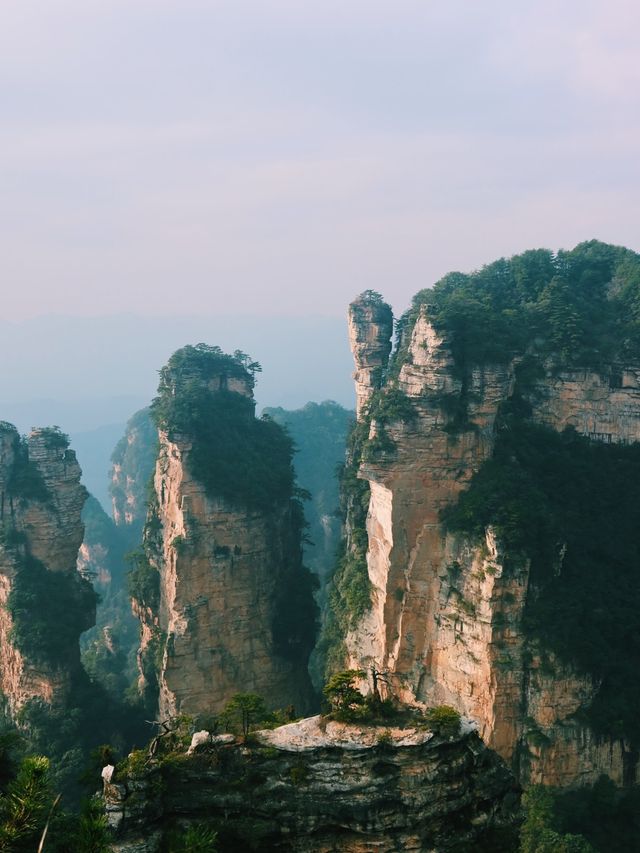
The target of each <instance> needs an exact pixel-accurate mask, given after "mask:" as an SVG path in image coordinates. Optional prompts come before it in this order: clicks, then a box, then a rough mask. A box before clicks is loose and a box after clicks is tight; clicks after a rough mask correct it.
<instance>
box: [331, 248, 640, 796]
mask: <svg viewBox="0 0 640 853" xmlns="http://www.w3.org/2000/svg"><path fill="white" fill-rule="evenodd" d="M367 298H369V299H370V297H365V299H367ZM379 301H380V300H379V298H377V299H376V300H375V303H376V304H379ZM361 303H362V299H361V300H358V304H359V305H361ZM639 304H640V259H639V258H638V256H637V255H635V254H634V253H632V252H629V251H627V250H624V249H619V248H617V247H611V246H606V245H603V244H599V243H595V242H594V243H589V244H583V245H581V246H579V247H577V248H576V249H575V250H573V251H572V252H567V253H559V255H557V256H552V255H551V253H549V252H544V251H537V252H529V253H525V255H522V256H518V257H516V258H513V259H511V260H510V261H504V260H503V261H499V262H497V263H496V264H494V265H491V266H490V267H487V268H484V269H483V270H481V271H480V272H479V273H476V274H473V275H469V276H464V275H462V274H452V275H450V276H447V277H446V278H445V279H444V280H443V281H442V282H440V283H438V284H437V285H436V286H435V287H434V288H433V289H432V290H427V291H422V292H421V293H420V294H418V296H417V297H416V299H415V301H414V305H413V307H412V309H411V310H410V311H409V312H408V313H407V315H405V316H404V317H403V318H402V319H401V321H400V323H399V337H398V341H397V344H396V351H395V353H394V356H393V358H392V360H391V362H390V363H389V364H388V365H387V366H386V367H385V368H384V370H385V375H386V379H385V383H384V385H383V387H382V389H381V390H380V391H378V392H375V389H374V388H373V387H372V388H371V389H370V391H369V392H366V391H365V390H363V389H362V388H358V394H359V396H362V397H363V399H364V398H365V397H367V394H368V395H369V396H368V399H369V403H368V404H367V405H366V406H364V407H362V408H361V410H360V414H359V424H358V426H357V427H356V430H355V431H354V433H353V435H352V438H351V443H352V450H351V468H350V477H349V478H347V480H346V482H345V492H346V495H345V501H346V503H347V506H348V507H349V506H350V507H351V508H352V510H351V514H350V516H349V519H348V530H347V534H348V535H347V547H346V550H345V556H344V557H343V560H342V562H341V564H340V566H339V569H338V571H337V573H336V576H335V579H334V585H333V593H332V600H333V607H334V614H337V616H335V617H334V619H335V621H336V622H337V623H338V625H339V626H340V627H341V629H342V630H341V636H340V639H341V641H342V646H340V647H338V646H337V644H336V642H335V638H334V659H337V660H340V661H348V662H349V663H350V664H352V665H357V666H363V667H365V668H366V667H367V666H370V665H371V664H373V663H375V664H376V666H378V667H380V668H381V669H384V670H385V671H388V672H389V673H390V674H391V678H392V680H395V684H394V691H395V692H396V693H398V694H399V695H401V696H402V697H403V698H405V699H406V700H409V701H415V700H417V701H420V702H427V703H434V702H435V703H438V702H447V703H450V704H454V705H455V706H456V707H458V708H459V709H460V710H461V711H462V712H463V713H465V714H467V715H468V716H470V717H472V718H474V719H476V720H477V721H478V723H479V726H480V733H481V735H482V737H483V738H484V739H485V741H486V742H487V743H488V744H489V745H490V746H492V747H494V748H495V749H496V750H497V751H498V752H499V753H500V754H501V755H503V756H504V757H505V758H507V759H508V760H510V761H511V762H512V764H513V767H514V769H515V770H516V771H517V772H518V773H519V775H520V778H521V779H523V780H524V781H544V782H545V783H549V784H561V785H566V784H575V783H579V782H592V781H595V779H597V778H598V776H599V775H600V774H601V773H607V774H608V775H609V776H611V778H612V779H614V780H615V781H616V782H617V783H618V784H621V783H623V782H632V781H634V780H635V779H636V778H637V744H636V735H635V725H634V724H633V719H634V717H635V716H636V715H637V709H638V705H639V704H640V696H639V695H638V691H637V688H636V686H635V685H636V680H635V678H632V677H631V673H632V672H633V671H634V670H635V669H636V668H637V666H638V665H639V664H640V646H639V645H638V642H637V636H638V634H637V632H636V631H637V627H640V625H639V624H638V622H639V620H638V617H637V616H636V614H637V612H638V610H637V605H638V603H640V577H639V575H638V571H637V566H638V547H639V543H638V536H637V530H638V529H640V528H639V527H638V523H639V522H640V515H639V511H638V507H639V502H638V498H640V494H637V491H638V487H637V485H636V484H637V482H638V477H637V474H636V468H637V465H638V459H639V457H638V447H637V446H636V445H635V442H637V441H639V440H640V382H639V379H640V369H639V365H640V345H639V342H640V324H639V323H638V322H637V320H636V318H637V317H638V311H637V307H638V305H639ZM360 315H361V316H363V317H365V319H364V320H363V321H361V322H364V324H365V326H366V323H367V322H370V321H369V320H367V319H366V314H364V313H363V312H362V310H361V309H360ZM352 318H353V312H352V314H351V319H350V326H351V328H353V319H352ZM378 335H379V332H378V331H377V330H373V331H371V330H367V328H361V329H359V330H358V331H357V334H354V339H355V346H354V357H355V360H356V383H357V385H358V383H362V369H361V367H360V365H361V362H362V363H363V364H365V365H366V364H368V363H369V362H370V361H371V358H370V357H369V356H368V355H367V354H366V352H365V353H363V345H362V342H363V341H367V340H370V339H375V340H376V345H375V347H374V350H375V353H377V352H378V351H379V343H378V342H377V338H378ZM375 357H377V355H376V356H375ZM637 473H640V471H638V472H637ZM363 502H364V503H366V511H362V510H357V508H358V506H359V505H361V504H362V503H363ZM353 507H356V510H357V511H356V512H354V511H353ZM354 590H357V596H356V597H355V601H356V603H357V609H356V610H355V611H354V608H353V604H352V605H351V606H350V605H349V604H348V599H349V596H351V599H352V601H353V600H354Z"/></svg>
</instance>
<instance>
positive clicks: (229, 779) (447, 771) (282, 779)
mask: <svg viewBox="0 0 640 853" xmlns="http://www.w3.org/2000/svg"><path fill="white" fill-rule="evenodd" d="M349 728H351V729H353V728H354V727H346V726H344V725H340V724H337V723H328V724H327V723H326V722H325V723H322V722H321V721H320V720H319V718H311V719H309V720H303V721H302V722H301V723H296V724H292V725H290V726H284V727H282V728H281V729H276V730H275V731H274V732H263V733H258V734H257V736H256V737H257V739H258V744H257V745H256V746H254V747H251V748H246V747H243V746H241V745H239V744H233V743H232V744H229V743H226V742H225V741H226V737H225V736H221V737H218V738H214V739H213V741H214V742H211V743H210V745H208V746H207V744H206V743H205V744H203V745H202V746H201V747H199V752H196V753H195V754H193V755H192V756H190V757H185V756H182V757H181V760H180V761H169V762H167V764H166V766H165V768H164V769H163V767H162V764H161V762H158V763H156V764H155V765H154V764H152V765H150V766H148V767H147V768H146V769H143V770H142V771H141V772H139V773H137V774H136V773H129V774H124V775H122V774H121V775H118V773H117V771H116V773H115V775H111V772H109V773H107V774H106V775H107V777H109V781H108V782H107V783H106V784H105V800H106V807H107V814H108V818H109V823H110V825H111V826H112V828H113V829H114V830H115V833H116V834H115V844H114V848H113V849H114V850H115V851H118V853H134V851H136V853H155V851H157V850H159V849H160V847H161V843H162V840H163V835H165V834H166V833H167V832H168V831H170V830H171V828H172V827H173V828H176V827H179V829H180V831H182V832H185V831H186V829H187V828H188V827H189V826H193V825H200V826H202V825H203V824H209V825H211V826H214V827H215V828H216V830H217V831H218V845H219V849H220V851H221V853H224V851H227V850H228V851H231V850H234V851H235V850H241V849H260V850H274V851H275V850H281V851H288V853H331V851H334V853H335V851H345V853H347V852H348V853H368V851H372V850H375V851H378V852H379V853H398V851H403V850H412V851H415V853H421V851H424V853H427V851H431V852H432V853H445V851H448V850H462V849H468V850H471V849H473V850H495V849H506V848H503V847H501V846H500V844H499V839H501V840H502V842H503V843H504V840H505V839H504V834H503V833H504V832H505V830H506V831H507V832H508V831H509V828H510V827H512V826H513V825H514V824H515V823H516V821H517V817H516V814H515V809H516V807H517V801H518V797H517V792H516V790H515V788H514V784H513V779H512V777H511V776H510V774H509V773H508V772H507V771H506V768H505V767H504V765H503V764H502V763H501V761H500V760H499V759H498V758H497V756H495V754H493V753H491V752H490V751H489V750H487V749H486V748H485V747H484V746H483V744H482V742H481V741H480V739H479V738H478V737H477V735H476V734H474V733H472V732H467V733H465V734H464V735H461V736H460V737H458V738H455V739H451V740H442V739H440V738H437V737H435V738H434V737H433V736H432V735H431V734H430V733H427V732H414V731H411V732H406V731H396V730H388V729H376V728H372V729H370V730H368V731H367V732H365V731H362V730H360V731H355V730H354V731H351V732H349V731H345V729H349ZM109 771H110V768H109ZM256 845H257V846H256Z"/></svg>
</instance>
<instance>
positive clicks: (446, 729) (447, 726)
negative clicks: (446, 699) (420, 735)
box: [424, 705, 460, 738]
mask: <svg viewBox="0 0 640 853" xmlns="http://www.w3.org/2000/svg"><path fill="white" fill-rule="evenodd" d="M424 722H425V724H426V725H427V726H428V728H429V729H431V731H432V732H434V734H438V735H440V736H441V737H446V738H450V737H457V735H458V734H459V733H460V714H459V713H458V711H456V709H455V708H452V707H451V706H450V705H437V706H436V707H435V708H427V709H426V711H425V712H424Z"/></svg>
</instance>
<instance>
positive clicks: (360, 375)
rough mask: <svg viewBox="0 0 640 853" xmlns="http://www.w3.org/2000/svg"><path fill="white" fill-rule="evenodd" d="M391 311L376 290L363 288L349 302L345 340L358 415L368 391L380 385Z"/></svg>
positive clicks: (388, 350) (388, 347) (388, 344)
mask: <svg viewBox="0 0 640 853" xmlns="http://www.w3.org/2000/svg"><path fill="white" fill-rule="evenodd" d="M392 334H393V314H392V312H391V307H390V306H389V305H388V304H387V303H386V302H384V301H383V300H382V297H380V295H379V294H377V293H375V292H374V291H371V290H366V291H365V292H364V293H362V294H361V295H360V296H358V298H357V299H355V300H354V301H353V302H352V303H351V305H350V306H349V343H350V345H351V352H352V353H353V360H354V361H355V364H356V369H355V372H354V374H353V378H354V380H355V383H356V415H357V417H358V418H360V417H362V413H363V410H364V407H365V406H366V405H367V403H368V402H369V400H370V399H371V395H372V394H373V393H374V391H376V390H377V389H378V388H380V387H381V386H382V384H383V381H384V374H385V370H386V368H387V364H388V362H389V355H390V354H391V336H392Z"/></svg>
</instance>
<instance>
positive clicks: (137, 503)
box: [109, 409, 158, 547]
mask: <svg viewBox="0 0 640 853" xmlns="http://www.w3.org/2000/svg"><path fill="white" fill-rule="evenodd" d="M157 446H158V435H157V430H156V428H155V426H154V424H153V422H152V420H151V415H150V413H149V410H148V409H141V410H140V411H139V412H136V414H135V415H133V417H131V418H130V420H129V422H128V423H127V427H126V430H125V434H124V436H123V437H122V438H121V439H120V441H119V442H118V444H117V445H116V447H115V449H114V451H113V454H112V456H111V463H112V468H111V484H110V487H109V491H110V492H111V501H112V506H113V520H114V522H115V524H116V526H117V527H119V528H120V529H121V530H123V531H125V533H126V535H127V538H128V540H129V542H130V543H131V547H135V546H137V545H139V544H140V541H141V539H142V528H143V526H144V520H145V517H146V514H147V487H148V484H149V479H150V477H151V475H152V473H153V468H154V465H155V460H156V457H157Z"/></svg>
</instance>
